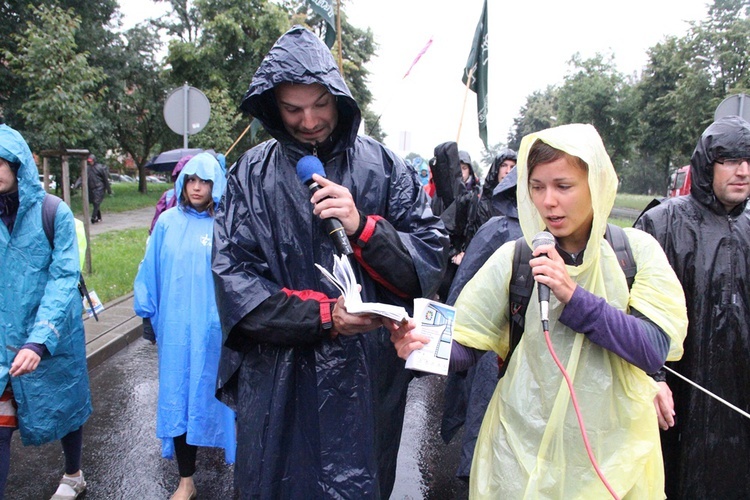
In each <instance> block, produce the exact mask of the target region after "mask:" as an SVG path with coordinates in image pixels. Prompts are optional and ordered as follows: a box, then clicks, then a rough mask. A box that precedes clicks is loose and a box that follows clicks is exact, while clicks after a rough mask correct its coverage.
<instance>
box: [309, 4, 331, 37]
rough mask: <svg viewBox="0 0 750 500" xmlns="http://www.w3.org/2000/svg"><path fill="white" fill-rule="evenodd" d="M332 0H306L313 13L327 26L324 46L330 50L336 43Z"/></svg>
mask: <svg viewBox="0 0 750 500" xmlns="http://www.w3.org/2000/svg"><path fill="white" fill-rule="evenodd" d="M333 1H334V0H307V3H309V4H310V7H312V10H313V11H315V13H316V14H318V15H319V16H320V17H322V18H323V20H324V21H325V22H326V24H327V25H328V26H327V27H326V45H328V48H329V49H330V48H331V47H333V44H334V42H335V41H336V15H335V14H334V12H333Z"/></svg>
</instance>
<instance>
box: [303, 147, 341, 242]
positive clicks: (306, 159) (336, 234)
mask: <svg viewBox="0 0 750 500" xmlns="http://www.w3.org/2000/svg"><path fill="white" fill-rule="evenodd" d="M313 174H318V175H320V176H321V177H325V176H326V172H325V170H323V164H322V163H321V162H320V160H319V159H318V157H317V156H312V155H308V156H303V157H302V158H300V160H299V161H298V162H297V177H299V179H300V180H301V181H302V182H304V183H305V184H306V185H307V187H309V188H310V192H311V193H315V192H316V191H317V190H319V189H320V184H318V183H317V182H315V181H314V180H313V178H312V176H313ZM323 224H324V226H325V229H326V232H327V233H328V236H330V237H331V239H332V240H333V244H334V245H335V246H336V250H337V251H338V253H339V254H340V255H351V254H353V253H354V251H353V250H352V246H351V244H349V237H348V236H347V235H346V232H345V231H344V226H343V225H342V224H341V221H340V220H338V219H336V218H335V217H328V218H327V219H323Z"/></svg>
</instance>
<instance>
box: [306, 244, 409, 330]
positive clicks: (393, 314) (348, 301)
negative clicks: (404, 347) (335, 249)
mask: <svg viewBox="0 0 750 500" xmlns="http://www.w3.org/2000/svg"><path fill="white" fill-rule="evenodd" d="M315 267H317V268H318V269H320V272H321V273H323V276H325V277H326V278H327V279H328V281H330V282H331V283H333V284H334V285H336V288H338V289H339V290H340V291H341V294H342V295H343V296H344V305H346V310H347V312H349V313H350V314H377V315H379V316H384V317H386V318H390V319H392V320H394V321H405V320H407V319H409V314H408V313H407V312H406V309H404V308H403V307H401V306H394V305H392V304H381V303H379V302H362V295H361V294H360V293H359V285H358V284H357V278H356V277H355V276H354V270H353V269H352V265H351V263H350V262H349V258H348V257H347V256H346V255H334V256H333V274H331V273H329V272H328V271H327V270H326V269H325V268H324V267H323V266H321V265H320V264H315Z"/></svg>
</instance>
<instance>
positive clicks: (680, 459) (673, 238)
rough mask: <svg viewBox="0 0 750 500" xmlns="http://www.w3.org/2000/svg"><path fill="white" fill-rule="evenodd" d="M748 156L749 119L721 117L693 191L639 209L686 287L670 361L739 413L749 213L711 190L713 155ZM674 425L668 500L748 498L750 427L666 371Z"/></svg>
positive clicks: (694, 169)
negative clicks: (676, 348)
mask: <svg viewBox="0 0 750 500" xmlns="http://www.w3.org/2000/svg"><path fill="white" fill-rule="evenodd" d="M722 157H723V158H748V157H750V124H748V123H747V122H745V121H743V120H741V119H740V118H738V117H736V116H733V117H726V118H723V119H721V120H719V121H717V122H715V123H714V124H713V125H711V126H710V127H709V128H708V129H706V131H705V132H704V133H703V136H702V137H701V139H700V141H699V142H698V145H697V146H696V149H695V152H694V153H693V156H692V158H691V160H690V169H691V170H690V173H691V176H692V187H691V192H690V194H689V195H687V196H681V197H678V198H672V199H670V200H668V201H666V202H664V203H662V204H661V205H660V206H658V207H656V208H653V209H651V210H649V211H648V212H646V213H645V214H644V215H643V217H642V218H641V220H640V221H639V223H638V227H639V228H641V229H643V230H644V231H647V232H649V233H651V234H652V235H653V236H654V237H656V239H657V240H659V243H661V246H662V248H664V252H665V253H666V254H667V257H668V258H669V262H670V264H671V265H672V267H673V268H674V270H675V273H676V274H677V277H678V278H679V279H680V282H681V283H682V286H683V288H684V290H685V296H686V299H687V310H688V318H689V327H688V334H687V337H686V338H685V344H684V347H685V354H684V355H683V357H682V359H681V360H680V361H678V362H675V363H672V364H669V365H668V366H670V367H672V368H673V369H675V370H676V371H677V372H678V373H681V374H683V375H685V376H686V377H688V378H690V379H692V380H693V381H695V382H696V383H698V384H700V385H701V386H703V387H705V388H706V389H708V390H709V391H711V392H714V393H715V394H718V395H719V396H720V397H722V398H724V399H726V400H728V401H729V402H731V403H733V404H734V405H736V406H738V407H739V408H742V409H744V410H745V411H747V410H749V409H750V371H748V369H747V360H748V353H750V335H749V334H748V332H749V329H750V306H749V305H748V301H750V274H749V273H750V215H749V214H748V212H747V211H745V206H746V204H747V201H745V202H743V203H741V204H740V205H739V206H737V207H735V208H734V210H732V212H731V213H727V212H726V209H725V208H724V206H723V205H722V204H721V203H720V202H719V200H718V199H717V198H716V196H715V195H714V192H713V187H712V186H713V162H714V160H716V159H717V158H722ZM667 382H668V384H669V387H670V388H671V390H672V393H673V396H674V403H675V413H676V415H675V426H674V428H672V429H670V430H668V431H666V432H663V433H662V446H663V450H664V461H665V472H666V487H667V496H668V497H669V498H748V497H750V466H748V460H750V423H749V422H748V420H747V419H746V418H745V417H743V416H741V415H739V414H738V413H736V412H734V411H733V410H731V409H729V408H728V407H726V406H724V405H723V404H721V403H719V402H717V401H715V400H714V399H712V398H710V397H709V396H707V395H706V394H704V393H703V392H700V391H699V390H698V389H695V388H694V387H692V386H690V385H689V384H687V383H686V382H683V381H682V380H680V379H678V378H677V377H674V376H671V374H667Z"/></svg>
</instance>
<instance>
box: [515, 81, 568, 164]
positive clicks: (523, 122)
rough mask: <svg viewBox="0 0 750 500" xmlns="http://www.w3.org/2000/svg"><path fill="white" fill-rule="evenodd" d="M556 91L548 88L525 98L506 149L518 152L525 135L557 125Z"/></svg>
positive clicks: (553, 88) (550, 87)
mask: <svg viewBox="0 0 750 500" xmlns="http://www.w3.org/2000/svg"><path fill="white" fill-rule="evenodd" d="M558 92H559V91H558V89H557V88H556V87H554V86H551V85H550V86H548V87H547V88H546V89H545V90H544V91H536V92H534V93H532V94H531V95H530V96H529V97H527V98H526V104H525V105H524V106H523V107H522V108H521V111H520V115H519V116H518V117H517V118H515V119H514V120H513V128H514V132H513V133H511V134H510V135H509V137H508V147H509V148H511V149H514V150H516V151H518V149H519V148H520V147H521V139H523V137H524V136H525V135H528V134H531V133H534V132H539V131H540V130H544V129H546V128H550V127H553V126H555V124H556V123H557V113H558V110H557V94H558Z"/></svg>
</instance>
